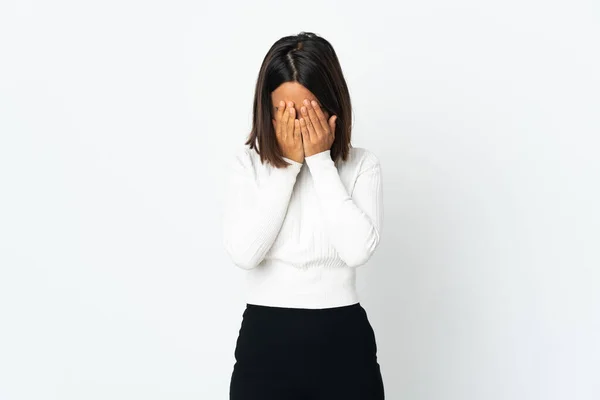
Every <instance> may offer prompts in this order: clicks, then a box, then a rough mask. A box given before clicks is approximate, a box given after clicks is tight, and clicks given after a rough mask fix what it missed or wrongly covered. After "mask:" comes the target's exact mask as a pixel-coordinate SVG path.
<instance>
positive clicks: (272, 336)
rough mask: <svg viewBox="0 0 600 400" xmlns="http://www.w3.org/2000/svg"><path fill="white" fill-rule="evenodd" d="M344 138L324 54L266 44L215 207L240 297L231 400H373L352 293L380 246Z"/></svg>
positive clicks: (369, 186) (335, 70)
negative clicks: (245, 122)
mask: <svg viewBox="0 0 600 400" xmlns="http://www.w3.org/2000/svg"><path fill="white" fill-rule="evenodd" d="M350 133H351V103H350V96H349V92H348V87H347V85H346V82H345V80H344V77H343V75H342V70H341V67H340V65H339V61H338V58H337V55H336V53H335V51H334V50H333V48H332V46H331V45H330V43H329V42H328V41H327V40H325V39H323V38H321V37H319V36H318V35H315V34H313V33H306V32H302V33H300V34H299V35H296V36H286V37H283V38H282V39H280V40H278V41H277V42H275V44H274V45H273V46H272V47H271V49H270V50H269V52H268V53H267V55H266V57H265V58H264V60H263V64H262V66H261V69H260V73H259V76H258V81H257V84H256V93H255V98H254V117H253V127H252V131H251V133H250V136H249V138H248V140H247V141H246V143H245V145H244V146H243V147H242V146H240V148H239V150H238V151H237V152H236V154H235V157H232V158H233V162H232V164H231V172H230V177H229V182H228V189H227V190H228V192H227V195H226V197H225V204H224V213H223V226H224V230H223V232H224V237H223V243H224V246H225V249H226V251H227V253H228V254H229V256H230V257H231V259H232V261H233V262H234V263H235V264H236V265H237V266H238V267H240V268H243V269H245V270H247V273H246V277H247V287H248V293H247V304H246V309H245V310H244V313H243V318H242V323H241V328H240V331H239V336H238V339H237V343H236V349H235V358H236V363H235V365H234V367H233V373H232V376H231V383H230V399H231V400H270V399H273V400H292V399H303V400H305V399H323V400H325V399H326V400H332V399H344V400H353V399H357V400H358V399H360V400H381V399H383V398H384V388H383V381H382V376H381V372H380V367H379V363H378V362H377V345H376V342H375V335H374V332H373V329H372V327H371V324H370V323H369V320H368V318H367V314H366V312H365V309H364V308H363V307H362V306H361V304H360V302H359V299H358V294H357V291H356V287H355V278H356V268H357V267H359V266H360V265H363V264H364V263H366V262H367V260H368V259H369V258H370V257H371V255H372V254H373V252H374V251H375V249H376V248H377V246H378V244H379V240H380V236H381V229H382V222H383V201H382V185H381V183H382V177H381V166H380V163H379V160H378V158H377V157H376V156H375V155H374V154H373V153H371V152H369V151H368V150H366V149H364V148H360V147H352V146H351V144H350V137H351V135H350Z"/></svg>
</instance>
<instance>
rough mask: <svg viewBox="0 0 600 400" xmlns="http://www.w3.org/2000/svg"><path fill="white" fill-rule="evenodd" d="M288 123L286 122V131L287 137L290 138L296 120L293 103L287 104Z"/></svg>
mask: <svg viewBox="0 0 600 400" xmlns="http://www.w3.org/2000/svg"><path fill="white" fill-rule="evenodd" d="M288 106H289V108H288V115H289V116H288V121H287V131H288V135H289V137H292V135H293V134H294V121H295V120H296V109H295V108H294V104H293V103H288Z"/></svg>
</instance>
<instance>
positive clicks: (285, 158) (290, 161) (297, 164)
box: [281, 157, 302, 166]
mask: <svg viewBox="0 0 600 400" xmlns="http://www.w3.org/2000/svg"><path fill="white" fill-rule="evenodd" d="M281 158H283V159H284V160H285V161H287V162H289V163H290V164H292V165H296V166H302V163H299V162H298V161H294V160H292V159H291V158H287V157H281Z"/></svg>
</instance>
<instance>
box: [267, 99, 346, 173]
mask: <svg viewBox="0 0 600 400" xmlns="http://www.w3.org/2000/svg"><path fill="white" fill-rule="evenodd" d="M300 112H301V116H300V119H296V118H295V116H296V110H295V108H294V103H293V102H291V101H289V102H287V104H286V103H285V102H284V101H280V103H279V108H278V110H277V114H276V119H275V120H273V125H274V127H275V135H276V137H277V142H278V144H279V147H280V149H281V152H282V153H283V156H284V157H287V158H290V159H292V160H294V161H298V162H303V161H304V157H309V156H312V155H314V154H317V153H321V152H323V151H326V150H330V149H331V146H332V144H333V141H334V139H335V124H336V122H337V116H336V115H333V116H331V117H329V118H327V116H326V115H325V113H324V112H323V110H322V109H321V107H320V106H319V104H318V103H317V102H316V101H315V100H313V101H310V100H308V99H304V104H303V105H302V107H301V109H300Z"/></svg>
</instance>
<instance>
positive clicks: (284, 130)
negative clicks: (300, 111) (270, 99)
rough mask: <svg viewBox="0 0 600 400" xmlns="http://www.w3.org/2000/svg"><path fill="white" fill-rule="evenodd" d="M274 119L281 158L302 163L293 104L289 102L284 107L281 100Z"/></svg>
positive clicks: (300, 143) (299, 138)
mask: <svg viewBox="0 0 600 400" xmlns="http://www.w3.org/2000/svg"><path fill="white" fill-rule="evenodd" d="M275 118H276V119H274V120H273V127H274V128H275V137H276V138H277V143H278V144H279V149H280V150H281V153H282V156H283V157H287V158H289V159H291V160H294V161H297V162H299V163H303V162H304V146H303V145H302V133H301V131H300V121H299V120H297V119H296V110H295V109H294V103H293V102H291V101H289V102H288V103H287V106H286V103H285V102H284V101H283V100H281V101H280V102H279V108H278V109H277V113H276V115H275Z"/></svg>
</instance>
